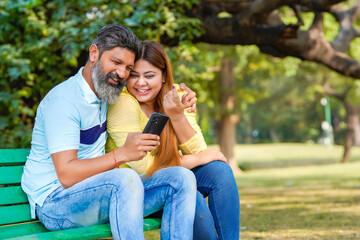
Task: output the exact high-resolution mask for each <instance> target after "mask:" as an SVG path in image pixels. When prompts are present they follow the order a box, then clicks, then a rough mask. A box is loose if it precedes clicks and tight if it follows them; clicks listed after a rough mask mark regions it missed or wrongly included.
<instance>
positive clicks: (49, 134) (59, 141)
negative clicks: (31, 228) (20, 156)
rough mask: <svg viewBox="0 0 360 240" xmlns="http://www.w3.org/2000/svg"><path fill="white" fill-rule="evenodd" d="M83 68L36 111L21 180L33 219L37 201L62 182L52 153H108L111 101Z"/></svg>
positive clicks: (83, 156) (81, 156) (86, 155)
mask: <svg viewBox="0 0 360 240" xmlns="http://www.w3.org/2000/svg"><path fill="white" fill-rule="evenodd" d="M83 68H84V67H82V68H81V69H80V70H79V71H78V73H77V74H76V75H75V76H73V77H71V78H69V79H68V80H67V81H65V82H63V83H61V84H59V85H57V86H56V87H54V88H53V89H52V90H51V91H50V92H49V93H48V94H47V95H46V96H45V98H44V99H43V100H42V101H41V102H40V105H39V107H38V109H37V111H36V118H35V125H34V129H33V133H32V141H31V151H30V155H29V156H28V158H27V161H26V163H25V167H24V173H23V175H22V179H21V186H22V188H23V190H24V192H26V194H27V196H28V198H29V202H30V206H31V217H32V218H35V204H38V205H40V206H42V204H43V202H44V201H45V199H46V197H47V196H48V195H49V194H50V193H51V192H52V191H54V190H55V189H56V188H58V187H59V186H60V185H61V184H60V181H59V179H58V177H57V175H56V172H55V168H54V165H53V162H52V159H51V156H50V154H53V153H57V152H61V151H66V150H73V149H76V150H78V153H77V155H78V159H87V158H95V157H99V156H102V155H103V154H104V153H105V142H106V137H107V134H106V111H107V104H106V103H104V102H103V101H101V100H100V99H99V98H98V97H97V96H96V95H95V93H94V92H93V91H92V90H91V88H90V86H89V85H88V84H87V82H86V81H85V79H84V77H83V76H82V71H83Z"/></svg>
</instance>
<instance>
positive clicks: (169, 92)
mask: <svg viewBox="0 0 360 240" xmlns="http://www.w3.org/2000/svg"><path fill="white" fill-rule="evenodd" d="M185 94H186V92H182V91H180V90H179V89H178V86H174V85H173V77H172V71H171V65H170V62H169V59H168V56H167V54H166V52H165V50H164V49H163V48H162V47H161V45H160V44H159V43H157V42H154V41H144V42H142V51H141V56H140V58H139V59H138V60H137V61H136V62H135V66H134V68H133V70H132V71H131V73H130V76H129V78H128V80H127V88H126V89H124V90H123V92H122V93H121V95H120V98H119V101H118V103H116V104H113V105H110V106H109V110H108V115H107V130H108V133H109V138H108V141H107V144H106V148H107V151H111V150H112V149H114V148H117V147H119V146H122V145H123V144H124V142H125V139H126V137H127V134H128V133H130V132H141V131H142V130H143V129H144V127H145V125H146V123H147V121H148V119H149V117H150V115H151V114H152V113H153V112H159V113H163V114H166V115H168V116H169V117H170V121H169V124H167V125H166V127H165V129H164V130H163V133H162V134H161V137H160V146H159V147H158V148H157V150H155V151H152V152H149V153H148V154H147V156H146V157H145V158H144V159H142V160H140V161H137V162H131V163H129V164H128V165H124V166H122V167H131V168H133V169H134V170H135V171H137V172H138V173H139V174H145V177H146V176H148V177H149V176H152V174H154V173H155V172H156V171H158V170H159V169H162V168H165V167H170V166H183V167H186V168H188V169H191V170H192V171H193V173H194V174H195V177H196V181H197V190H198V192H197V199H196V213H195V222H194V239H207V240H208V239H218V238H219V239H226V240H229V239H239V221H240V219H239V218H240V206H239V204H240V203H239V195H238V191H237V186H236V183H235V179H234V176H233V173H232V171H231V168H230V167H229V165H228V164H227V160H226V158H225V157H224V155H223V154H222V153H221V152H219V151H217V150H216V149H208V148H207V146H206V143H205V141H204V138H203V136H202V133H201V130H200V127H199V126H198V125H197V123H196V119H195V114H194V113H189V112H188V111H187V109H185V106H184V103H183V99H184V97H183V96H184V95H185ZM179 150H180V151H179ZM179 152H180V154H179ZM205 197H208V205H207V204H206V199H205ZM145 214H151V213H145ZM215 229H216V230H215Z"/></svg>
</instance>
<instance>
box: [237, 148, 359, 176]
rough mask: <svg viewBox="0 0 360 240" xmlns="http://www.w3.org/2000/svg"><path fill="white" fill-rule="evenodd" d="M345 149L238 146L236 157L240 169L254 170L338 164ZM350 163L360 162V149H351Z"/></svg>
mask: <svg viewBox="0 0 360 240" xmlns="http://www.w3.org/2000/svg"><path fill="white" fill-rule="evenodd" d="M343 149H344V148H343V146H339V145H334V146H333V147H331V148H326V147H325V146H324V145H320V144H304V143H278V144H241V145H240V144H238V145H237V146H236V148H235V156H236V160H237V161H238V163H239V165H240V168H242V169H243V170H253V169H260V168H281V167H293V166H307V165H322V164H330V163H338V162H340V159H341V157H342V154H343V151H344V150H343ZM350 161H351V162H354V161H360V148H359V147H353V148H352V149H351V159H350Z"/></svg>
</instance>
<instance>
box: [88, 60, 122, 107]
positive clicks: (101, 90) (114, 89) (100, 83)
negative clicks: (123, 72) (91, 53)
mask: <svg viewBox="0 0 360 240" xmlns="http://www.w3.org/2000/svg"><path fill="white" fill-rule="evenodd" d="M91 77H92V80H93V83H94V88H95V91H96V93H97V95H98V96H99V97H100V98H101V100H103V101H104V102H106V103H108V104H114V103H116V102H117V101H118V99H119V95H120V93H121V91H122V89H123V88H124V86H125V81H124V79H122V78H119V76H118V75H117V74H114V73H111V72H110V73H108V74H106V75H105V73H104V71H103V69H102V66H101V63H100V61H98V62H97V63H95V66H94V67H93V69H92V70H91ZM110 77H111V78H112V79H114V80H118V82H119V84H118V85H114V84H111V83H108V79H109V78H110Z"/></svg>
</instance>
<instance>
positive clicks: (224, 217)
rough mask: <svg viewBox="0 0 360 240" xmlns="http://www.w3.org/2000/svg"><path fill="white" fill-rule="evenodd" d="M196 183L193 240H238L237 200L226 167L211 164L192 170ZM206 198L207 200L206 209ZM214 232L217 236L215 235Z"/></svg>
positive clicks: (233, 180)
mask: <svg viewBox="0 0 360 240" xmlns="http://www.w3.org/2000/svg"><path fill="white" fill-rule="evenodd" d="M192 171H193V172H194V174H195V177H196V182H197V190H198V192H197V200H196V212H195V224H194V239H195V240H200V239H201V240H212V239H217V237H216V232H217V235H218V238H219V239H221V240H223V239H224V240H235V239H236V240H238V239H239V228H240V226H239V225H240V200H239V193H238V189H237V186H236V182H235V178H234V175H233V172H232V170H231V168H230V166H229V164H227V163H224V162H222V161H214V162H210V163H208V164H206V165H204V166H200V167H196V168H194V169H192ZM205 197H208V205H207V204H206V200H205ZM215 228H216V232H215Z"/></svg>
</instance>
